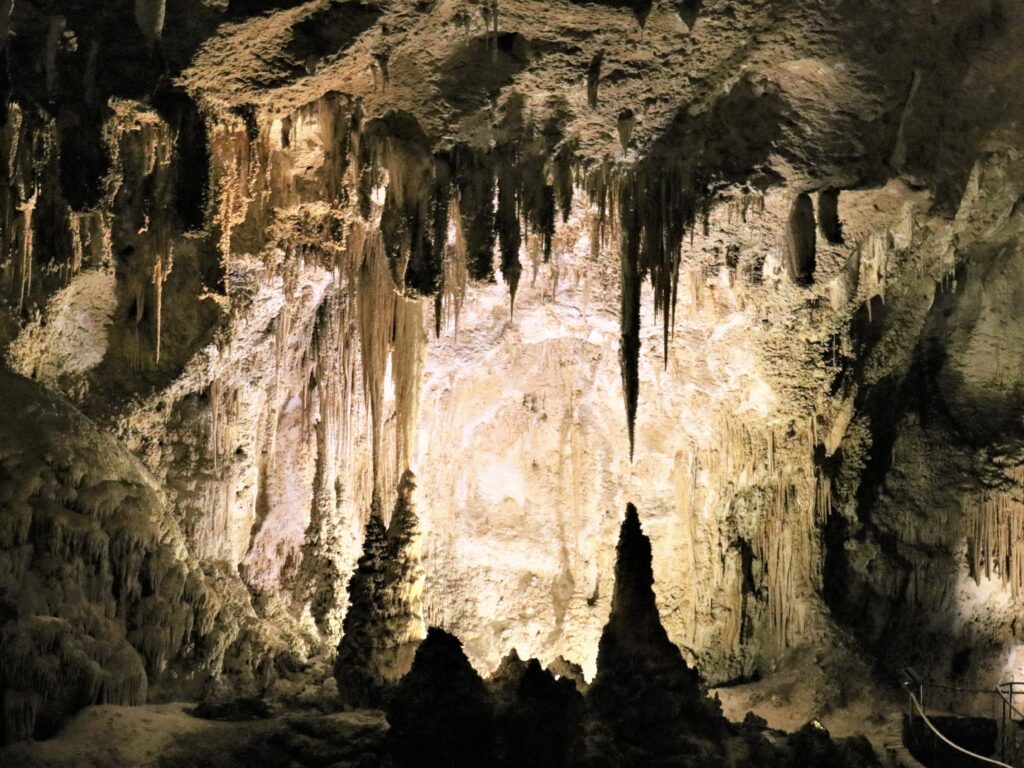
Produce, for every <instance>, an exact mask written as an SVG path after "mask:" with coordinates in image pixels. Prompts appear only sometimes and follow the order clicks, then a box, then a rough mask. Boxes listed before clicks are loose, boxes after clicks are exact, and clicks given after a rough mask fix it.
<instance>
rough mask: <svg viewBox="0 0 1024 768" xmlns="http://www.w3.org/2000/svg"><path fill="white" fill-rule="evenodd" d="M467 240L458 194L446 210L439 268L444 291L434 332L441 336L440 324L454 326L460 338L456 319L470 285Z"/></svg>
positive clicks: (456, 335) (456, 334)
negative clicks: (464, 233) (442, 256)
mask: <svg viewBox="0 0 1024 768" xmlns="http://www.w3.org/2000/svg"><path fill="white" fill-rule="evenodd" d="M466 258H467V248H466V238H465V236H464V235H463V233H462V211H461V207H460V204H459V198H458V195H453V196H452V199H451V202H450V203H449V211H448V236H447V238H446V242H445V248H444V263H443V266H442V275H443V276H442V281H441V285H442V288H443V291H442V294H441V295H440V297H439V298H440V300H441V309H442V311H441V313H440V315H439V316H438V318H437V323H438V325H437V327H436V329H435V330H436V333H437V335H438V336H440V335H441V321H442V320H443V322H444V324H445V325H447V324H448V323H449V322H451V323H452V325H453V326H454V331H455V337H456V338H458V335H459V317H460V315H461V314H462V303H463V301H464V300H465V297H466V286H467V285H468V282H469V270H468V267H467V262H466Z"/></svg>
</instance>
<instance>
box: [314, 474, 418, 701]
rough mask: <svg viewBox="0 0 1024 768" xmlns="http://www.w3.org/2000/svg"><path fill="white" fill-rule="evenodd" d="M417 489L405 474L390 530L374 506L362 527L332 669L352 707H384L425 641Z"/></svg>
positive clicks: (378, 506)
mask: <svg viewBox="0 0 1024 768" xmlns="http://www.w3.org/2000/svg"><path fill="white" fill-rule="evenodd" d="M415 489H416V483H415V476H414V475H413V474H412V472H409V471H406V472H405V474H404V475H403V476H402V482H401V484H400V485H399V488H398V501H397V502H396V505H395V512H394V514H393V515H392V519H391V525H390V527H389V528H387V529H386V530H385V528H384V520H383V518H382V517H381V515H380V505H379V502H378V501H375V502H374V508H373V510H372V511H371V514H370V520H369V522H367V524H366V535H365V538H364V542H363V554H362V556H361V557H360V558H359V563H358V565H357V566H356V571H355V573H354V574H353V575H352V579H351V581H350V582H349V609H348V614H347V615H346V616H345V623H344V635H343V636H342V638H341V642H340V643H339V644H338V658H337V661H336V663H335V668H334V676H335V678H336V679H337V681H338V691H339V693H340V694H341V697H342V699H343V700H344V701H345V703H346V704H348V705H350V706H355V707H377V706H382V705H383V704H384V703H385V701H386V700H387V698H388V695H389V693H390V691H391V688H392V686H393V685H394V683H395V682H396V681H397V680H399V679H400V678H401V677H402V675H404V674H405V673H406V672H408V671H409V668H410V667H411V666H412V659H413V654H414V653H415V650H416V646H417V645H418V644H419V642H420V640H421V639H422V638H423V618H422V609H421V597H422V593H423V569H422V567H421V565H420V560H419V547H420V542H419V538H420V536H419V518H418V517H417V516H416V510H415V506H414V504H413V498H412V495H413V492H414V491H415Z"/></svg>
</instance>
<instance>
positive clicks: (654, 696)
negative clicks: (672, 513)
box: [587, 504, 724, 766]
mask: <svg viewBox="0 0 1024 768" xmlns="http://www.w3.org/2000/svg"><path fill="white" fill-rule="evenodd" d="M617 556H618V557H617V561H616V564H615V591H614V593H613V595H612V610H611V614H610V616H609V617H608V623H607V624H606V625H605V628H604V632H603V633H602V635H601V642H600V645H599V647H598V656H597V676H596V677H595V678H594V683H593V685H592V686H591V688H590V690H589V691H588V693H587V704H588V707H589V709H590V711H591V713H592V715H593V716H594V717H595V718H596V719H597V720H598V721H599V722H601V723H602V724H603V725H604V726H605V727H607V728H608V729H609V730H610V731H611V734H612V736H613V738H614V740H615V742H616V743H618V744H621V745H622V750H623V752H622V756H621V763H620V764H622V765H626V766H628V765H641V764H645V760H647V759H648V758H663V757H668V756H672V755H680V754H694V753H695V752H707V751H708V750H713V748H712V747H711V745H710V742H708V741H706V740H707V739H709V738H712V737H713V736H714V735H715V734H716V733H717V732H719V731H720V729H721V728H722V726H723V724H724V720H723V718H722V715H721V711H720V709H719V707H718V705H717V702H714V701H712V700H711V699H709V698H708V697H707V695H706V693H705V690H704V685H703V682H702V680H701V678H700V675H699V674H698V673H697V671H696V670H693V669H690V667H689V666H688V665H687V664H686V661H685V660H684V659H683V657H682V654H681V653H680V652H679V648H678V647H676V645H675V644H674V643H673V642H672V641H671V640H669V638H668V634H667V633H666V632H665V629H664V627H663V626H662V624H661V618H660V616H659V613H658V607H657V605H656V603H655V598H654V589H653V585H654V575H653V571H652V569H651V542H650V539H648V538H647V536H646V535H644V533H643V530H642V529H641V527H640V518H639V515H638V514H637V511H636V507H634V506H633V505H632V504H628V505H627V506H626V518H625V520H624V521H623V523H622V528H621V530H620V533H619V544H618V548H617ZM694 764H701V763H694Z"/></svg>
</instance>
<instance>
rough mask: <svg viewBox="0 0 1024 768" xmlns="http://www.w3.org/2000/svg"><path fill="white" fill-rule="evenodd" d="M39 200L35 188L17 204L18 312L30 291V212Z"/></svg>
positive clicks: (23, 305) (31, 254) (31, 251)
mask: <svg viewBox="0 0 1024 768" xmlns="http://www.w3.org/2000/svg"><path fill="white" fill-rule="evenodd" d="M38 200H39V191H38V190H35V191H34V192H33V193H32V196H31V197H29V198H28V200H26V201H25V202H23V203H21V204H20V205H19V206H18V210H19V211H21V217H22V219H21V220H22V225H21V259H20V262H19V263H20V276H21V280H20V287H19V290H18V313H19V314H20V313H21V312H22V310H23V309H24V308H25V305H26V303H27V302H28V298H29V295H30V294H31V292H32V258H33V248H32V235H33V233H32V214H33V213H34V212H35V208H36V203H37V202H38Z"/></svg>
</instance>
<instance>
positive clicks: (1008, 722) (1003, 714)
mask: <svg viewBox="0 0 1024 768" xmlns="http://www.w3.org/2000/svg"><path fill="white" fill-rule="evenodd" d="M904 675H905V679H904V680H903V683H902V685H903V690H905V691H906V692H907V696H908V698H909V699H910V720H909V722H908V728H909V729H910V730H912V729H913V724H914V718H915V713H916V716H917V717H919V718H920V720H921V722H923V723H924V724H925V726H926V727H927V728H928V729H929V730H930V731H931V732H932V733H933V734H934V735H935V737H936V738H937V739H939V741H941V742H942V743H944V744H945V745H946V746H948V747H949V748H950V749H953V750H954V751H956V752H958V753H960V754H962V755H963V756H964V757H965V758H966V759H967V760H969V761H972V762H973V763H975V764H977V765H978V766H979V767H980V766H985V765H994V766H999V767H1000V768H1022V766H1021V764H1020V763H1019V762H1018V760H1017V739H1016V736H1017V732H1018V731H1020V730H1021V726H1020V725H1019V724H1021V723H1024V711H1022V708H1024V683H1019V682H1010V683H1001V684H1000V685H998V686H996V687H995V688H963V687H958V686H951V685H942V684H940V683H931V682H928V681H925V680H924V679H923V678H921V677H920V676H919V675H918V674H917V673H916V672H914V671H913V670H912V669H905V670H904ZM926 691H928V692H929V694H928V700H929V702H933V701H934V700H935V699H936V698H937V699H939V701H942V699H943V697H948V700H949V701H951V702H952V703H951V704H947V705H946V706H945V707H935V706H934V705H933V707H932V708H933V709H935V710H938V711H942V710H945V712H946V713H948V714H951V715H956V716H959V713H957V712H956V711H955V710H956V709H958V708H960V707H962V705H963V703H964V700H965V699H967V698H970V697H975V699H976V700H977V698H979V697H980V698H981V699H982V702H983V703H982V706H981V707H980V708H979V707H978V706H974V707H971V713H972V714H973V715H978V714H979V712H980V711H982V710H983V709H985V708H987V706H991V707H992V710H991V711H992V719H993V721H994V722H995V723H996V725H997V727H998V739H997V745H998V750H997V754H998V758H997V757H989V756H986V755H981V754H978V753H977V752H973V751H971V750H970V749H967V748H966V747H964V746H961V745H960V744H957V743H955V742H954V741H953V740H952V739H951V738H950V737H949V736H947V735H946V734H945V733H943V732H942V731H940V730H939V728H938V726H937V725H936V724H935V722H934V721H933V720H932V718H930V717H929V716H928V712H927V710H926V706H925V692H926ZM1015 698H1016V699H1017V701H1016V702H1015ZM1018 703H1019V704H1020V705H1021V706H1020V707H1018V706H1017V704H1018ZM909 732H910V731H908V733H909Z"/></svg>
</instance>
